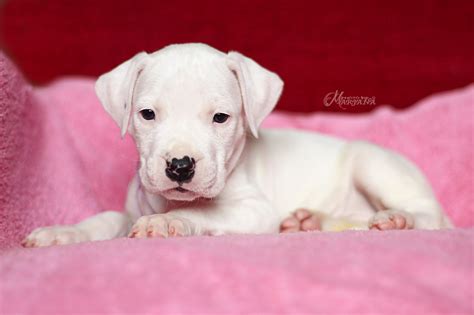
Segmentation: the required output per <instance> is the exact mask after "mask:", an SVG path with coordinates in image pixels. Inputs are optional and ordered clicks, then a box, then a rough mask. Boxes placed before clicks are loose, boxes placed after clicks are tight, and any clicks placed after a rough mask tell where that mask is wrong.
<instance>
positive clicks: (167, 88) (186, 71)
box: [135, 56, 240, 108]
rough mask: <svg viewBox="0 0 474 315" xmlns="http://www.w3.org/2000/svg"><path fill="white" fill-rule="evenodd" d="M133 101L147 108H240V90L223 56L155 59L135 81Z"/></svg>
mask: <svg viewBox="0 0 474 315" xmlns="http://www.w3.org/2000/svg"><path fill="white" fill-rule="evenodd" d="M135 93H136V96H135V97H136V98H135V99H136V100H137V101H138V102H140V103H148V104H149V105H150V106H160V107H163V106H165V107H168V106H171V107H173V108H177V107H183V106H184V107H186V108H198V107H199V105H201V104H208V105H209V104H214V105H217V104H221V105H222V104H225V105H227V106H233V107H237V106H240V89H239V85H238V81H237V79H236V78H235V76H234V74H233V73H232V72H231V71H230V69H229V68H228V67H227V65H226V62H225V59H224V58H223V57H220V58H219V57H214V58H189V57H186V58H183V57H181V58H180V57H179V56H176V57H174V58H170V57H169V56H166V57H162V58H160V57H156V58H154V59H153V60H152V62H151V63H150V64H148V65H147V67H146V68H145V69H144V70H143V72H142V73H141V75H140V78H139V81H138V82H137V85H136V88H135Z"/></svg>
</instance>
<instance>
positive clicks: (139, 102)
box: [26, 44, 450, 246]
mask: <svg viewBox="0 0 474 315" xmlns="http://www.w3.org/2000/svg"><path fill="white" fill-rule="evenodd" d="M282 88H283V82H282V81H281V80H280V78H279V77H278V76H277V75H276V74H275V73H272V72H270V71H268V70H266V69H264V68H262V67H261V66H260V65H258V64H257V63H256V62H255V61H253V60H251V59H249V58H247V57H245V56H243V55H241V54H239V53H237V52H231V53H229V54H224V53H222V52H219V51H217V50H215V49H213V48H211V47H209V46H206V45H203V44H183V45H171V46H168V47H166V48H163V49H161V50H159V51H157V52H155V53H153V54H146V53H140V54H138V55H136V56H135V57H134V58H132V59H131V60H129V61H126V62H125V63H123V64H121V65H119V66H118V67H117V68H115V69H113V70H112V71H110V72H108V73H106V74H104V75H102V76H101V77H100V78H99V79H98V81H97V84H96V91H97V95H98V96H99V99H100V100H101V102H102V104H103V105H104V108H105V109H106V110H107V112H108V113H109V114H110V115H111V116H112V118H113V119H114V120H115V121H116V122H117V124H118V126H119V127H120V128H121V130H122V134H124V133H125V132H126V131H127V130H128V132H129V133H130V134H131V135H132V137H133V138H134V139H135V142H136V144H137V148H138V151H139V154H140V167H139V170H138V172H137V175H136V176H135V177H134V179H133V180H132V182H131V184H130V186H129V191H128V196H127V202H126V206H125V209H126V213H124V214H122V213H118V212H104V213H101V214H99V215H97V216H95V217H92V218H89V219H88V220H86V221H83V222H81V223H79V224H77V225H75V226H70V227H49V228H43V229H38V230H36V231H34V232H33V233H32V234H30V236H29V237H28V238H27V239H26V242H27V243H28V244H30V245H31V244H32V245H31V246H46V245H50V244H55V243H72V242H79V241H84V240H99V239H111V238H115V237H120V236H124V235H126V234H127V233H128V232H129V231H130V227H131V226H132V225H133V223H135V225H134V227H133V228H132V230H131V231H132V232H131V233H132V236H135V237H146V236H147V235H148V236H156V235H157V234H159V235H162V236H169V235H170V233H172V231H175V230H176V229H177V230H178V231H179V234H184V235H201V234H210V235H217V234H226V233H272V232H278V229H279V224H280V222H281V221H282V220H283V219H284V218H285V217H287V216H289V215H290V213H291V212H292V211H294V210H295V209H297V208H307V209H312V210H314V211H318V212H320V213H324V214H326V215H327V216H328V217H332V218H341V219H347V220H355V221H360V222H364V225H365V227H367V226H368V224H369V221H370V222H374V220H375V219H377V220H380V218H383V216H380V215H379V216H377V217H376V218H375V219H374V214H376V212H377V211H385V210H391V211H392V212H394V211H395V213H397V211H398V213H400V214H404V215H405V216H408V217H407V220H408V221H410V220H414V225H415V227H416V228H424V229H436V228H441V227H449V226H450V223H449V220H448V219H447V218H446V216H445V215H444V214H443V211H442V209H441V207H440V205H439V204H438V202H437V201H436V199H435V197H434V195H433V193H432V191H431V188H430V186H429V184H428V183H427V181H426V180H425V179H424V177H423V175H422V174H421V172H420V171H419V170H418V169H417V168H416V167H415V166H414V165H413V164H411V163H410V162H408V161H407V160H405V159H404V158H402V157H401V156H399V155H398V154H396V153H394V152H391V151H389V150H385V149H382V148H380V147H377V146H375V145H372V144H369V143H366V142H346V141H343V140H340V139H336V138H332V137H328V136H324V135H320V134H316V133H306V132H301V131H289V130H264V131H261V132H260V135H259V134H258V127H259V125H260V123H261V122H262V120H263V119H264V118H265V116H267V115H268V114H269V113H270V112H271V110H272V109H273V108H274V107H275V105H276V103H277V101H278V98H279V96H280V94H281V91H282ZM142 109H152V110H153V111H154V112H155V114H156V118H155V120H149V121H147V120H144V119H143V118H142V117H141V115H140V110H142ZM216 113H226V114H229V115H230V118H229V119H228V121H226V122H225V123H223V124H217V123H214V122H213V120H212V118H213V116H214V114H216ZM247 130H248V131H249V132H250V133H251V134H252V135H253V136H254V137H252V136H251V135H249V134H247V132H246V131H247ZM257 136H259V139H256V138H257ZM185 155H187V156H190V157H193V158H194V159H195V160H196V169H195V176H194V177H193V178H192V181H191V182H189V183H184V184H182V188H184V189H186V190H187V191H186V192H180V191H177V190H176V187H178V184H177V183H176V182H173V181H171V180H170V179H169V178H167V177H166V175H165V168H166V160H170V159H171V158H173V157H177V158H181V157H183V156H185ZM392 212H390V213H392ZM387 213H388V212H387ZM410 222H411V221H410ZM147 233H148V234H147ZM65 234H67V235H66V236H64V235H65ZM54 240H56V241H54ZM57 240H60V241H57Z"/></svg>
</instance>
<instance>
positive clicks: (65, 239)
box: [21, 225, 89, 247]
mask: <svg viewBox="0 0 474 315" xmlns="http://www.w3.org/2000/svg"><path fill="white" fill-rule="evenodd" d="M88 240H89V237H88V236H87V234H86V233H85V232H84V231H82V230H81V229H79V228H78V227H76V226H73V225H71V226H67V225H64V226H48V227H42V228H37V229H35V230H34V231H33V232H31V233H30V235H28V236H27V237H26V238H25V239H24V240H23V241H22V242H21V245H23V246H24V247H44V246H51V245H66V244H74V243H80V242H85V241H88Z"/></svg>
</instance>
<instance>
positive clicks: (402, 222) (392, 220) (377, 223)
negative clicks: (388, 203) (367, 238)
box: [369, 210, 415, 231]
mask: <svg viewBox="0 0 474 315" xmlns="http://www.w3.org/2000/svg"><path fill="white" fill-rule="evenodd" d="M414 226H415V221H414V219H413V216H412V215H411V214H409V213H408V212H405V211H400V210H381V211H378V212H377V213H376V214H375V215H374V216H373V217H372V219H371V220H370V221H369V229H371V230H381V231H384V230H408V229H413V228H414Z"/></svg>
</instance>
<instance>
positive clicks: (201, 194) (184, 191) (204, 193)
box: [142, 182, 224, 201]
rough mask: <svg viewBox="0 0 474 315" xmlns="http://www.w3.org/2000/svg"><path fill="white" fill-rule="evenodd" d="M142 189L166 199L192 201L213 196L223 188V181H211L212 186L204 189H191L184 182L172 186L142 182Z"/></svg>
mask: <svg viewBox="0 0 474 315" xmlns="http://www.w3.org/2000/svg"><path fill="white" fill-rule="evenodd" d="M142 187H143V189H144V190H145V191H146V192H148V193H150V194H154V195H160V196H162V197H163V198H165V199H168V200H176V201H193V200H196V199H200V198H203V199H211V198H215V197H216V196H217V195H218V194H219V193H220V192H221V191H222V189H223V188H224V185H223V183H220V182H218V183H213V185H212V186H210V187H208V188H206V189H199V190H193V188H192V187H188V186H187V185H186V184H184V185H183V186H174V187H172V188H165V189H162V188H159V187H154V186H151V185H149V184H148V183H144V182H142Z"/></svg>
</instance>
